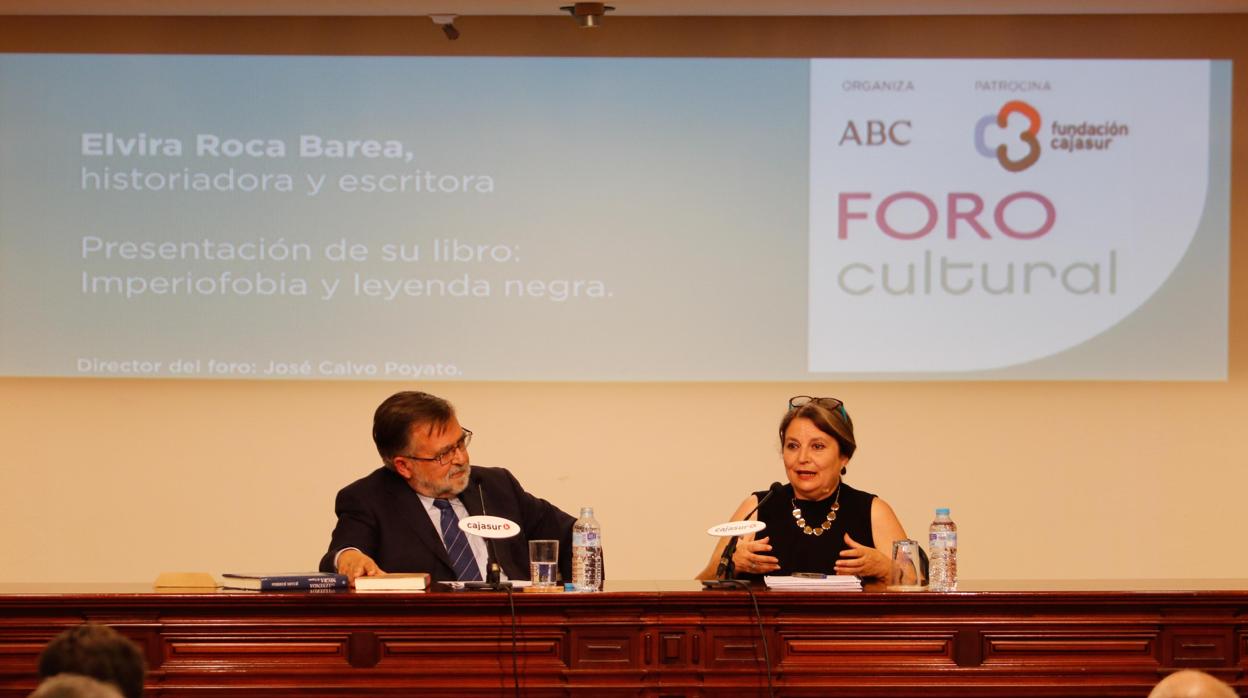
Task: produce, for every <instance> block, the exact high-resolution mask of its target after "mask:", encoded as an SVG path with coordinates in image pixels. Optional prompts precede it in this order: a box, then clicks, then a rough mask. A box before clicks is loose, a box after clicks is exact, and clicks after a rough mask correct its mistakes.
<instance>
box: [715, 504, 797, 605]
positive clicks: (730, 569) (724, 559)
mask: <svg viewBox="0 0 1248 698" xmlns="http://www.w3.org/2000/svg"><path fill="white" fill-rule="evenodd" d="M782 489H784V485H781V484H780V483H778V482H773V483H771V487H769V488H767V494H765V495H763V498H762V499H760V500H758V504H756V505H755V506H754V508H753V509H751V510H750V513H748V514H746V515H745V518H743V519H742V521H748V520H749V519H750V517H751V516H753V515H754V514H756V513H757V512H758V510H759V507H761V506H763V505H764V504H766V503H767V500H769V499H771V495H773V494H775V493H776V492H779V491H780V490H782ZM740 540H741V536H740V535H736V536H733V537H732V538H730V539H729V540H728V545H725V546H724V552H723V554H722V555H720V556H719V564H718V565H716V567H715V579H704V580H702V586H703V587H705V588H707V589H739V588H741V585H742V584H743V583H744V582H742V581H741V580H738V579H736V578H735V577H734V575H735V574H736V564H735V563H734V562H733V561H732V556H733V554H734V553H736V552H737V543H738V542H739V541H740Z"/></svg>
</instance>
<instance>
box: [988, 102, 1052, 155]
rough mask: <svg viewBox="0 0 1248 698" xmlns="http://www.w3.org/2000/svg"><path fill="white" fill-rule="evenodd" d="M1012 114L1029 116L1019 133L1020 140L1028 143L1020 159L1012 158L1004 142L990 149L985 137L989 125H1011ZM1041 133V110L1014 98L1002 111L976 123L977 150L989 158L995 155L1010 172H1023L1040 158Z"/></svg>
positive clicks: (1002, 127)
mask: <svg viewBox="0 0 1248 698" xmlns="http://www.w3.org/2000/svg"><path fill="white" fill-rule="evenodd" d="M1011 114H1022V115H1023V116H1025V117H1027V122H1028V123H1027V128H1026V129H1025V130H1024V131H1023V132H1022V133H1020V134H1019V135H1018V138H1019V140H1021V141H1022V142H1023V143H1026V144H1027V147H1028V150H1027V154H1026V155H1024V156H1023V157H1022V159H1020V160H1011V159H1010V155H1009V148H1007V147H1006V145H1005V144H1004V143H1002V144H1001V145H998V146H997V148H996V150H995V151H994V150H989V148H988V143H987V142H986V141H985V139H984V133H985V132H986V131H987V130H988V127H989V126H991V125H992V124H993V122H994V121H995V122H996V125H997V128H1001V129H1004V128H1006V127H1007V126H1008V125H1009V120H1010V115H1011ZM1039 134H1040V112H1038V111H1036V108H1035V107H1033V106H1031V105H1030V104H1028V103H1026V102H1023V101H1019V100H1014V101H1012V102H1007V103H1006V105H1005V106H1003V107H1001V111H999V112H997V114H996V116H995V117H994V116H993V115H992V114H988V115H987V116H984V117H983V118H982V119H980V120H979V122H978V123H976V124H975V150H977V151H978V152H979V154H980V155H983V156H984V157H987V158H993V157H995V158H996V159H997V162H999V163H1001V166H1002V167H1004V168H1005V169H1006V170H1007V171H1009V172H1022V171H1023V170H1025V169H1027V168H1028V167H1031V166H1032V165H1034V164H1036V161H1037V160H1039V159H1040V140H1039V139H1038V138H1037V137H1036V136H1038V135H1039Z"/></svg>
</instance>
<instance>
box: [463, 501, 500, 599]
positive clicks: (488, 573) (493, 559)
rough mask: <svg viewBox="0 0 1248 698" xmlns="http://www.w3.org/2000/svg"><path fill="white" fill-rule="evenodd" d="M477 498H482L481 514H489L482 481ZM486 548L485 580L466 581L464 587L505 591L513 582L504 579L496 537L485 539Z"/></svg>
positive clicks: (473, 589)
mask: <svg viewBox="0 0 1248 698" xmlns="http://www.w3.org/2000/svg"><path fill="white" fill-rule="evenodd" d="M477 498H478V499H480V500H481V514H482V515H483V516H488V515H489V514H488V512H486V510H485V493H484V492H482V491H481V482H480V481H478V482H477ZM485 549H486V552H487V553H488V554H489V558H490V559H489V561H488V562H487V563H486V565H485V581H484V582H464V589H468V590H472V591H504V590H510V589H511V582H504V581H502V574H503V568H502V566H500V565H499V564H498V553H497V552H495V550H494V539H493V538H488V537H487V538H486V539H485Z"/></svg>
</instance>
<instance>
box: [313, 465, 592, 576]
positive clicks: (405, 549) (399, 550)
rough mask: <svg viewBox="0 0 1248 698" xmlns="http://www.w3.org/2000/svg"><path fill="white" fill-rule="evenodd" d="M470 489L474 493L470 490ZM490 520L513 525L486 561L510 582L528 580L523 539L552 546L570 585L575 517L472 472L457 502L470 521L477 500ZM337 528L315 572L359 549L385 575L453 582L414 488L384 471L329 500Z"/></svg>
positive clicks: (496, 471) (478, 470)
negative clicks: (492, 562) (422, 574)
mask: <svg viewBox="0 0 1248 698" xmlns="http://www.w3.org/2000/svg"><path fill="white" fill-rule="evenodd" d="M478 485H479V486H480V490H478V489H477V488H478ZM478 493H480V495H483V496H484V498H485V510H486V512H488V513H489V515H490V516H500V517H502V518H504V519H509V520H511V521H514V522H516V523H517V524H519V525H520V535H518V536H514V537H512V538H505V539H493V540H492V541H490V542H489V545H488V547H489V548H490V556H491V557H492V558H494V559H495V561H497V562H498V563H499V565H501V566H502V568H503V571H504V572H505V573H506V574H507V576H508V577H509V578H511V579H528V578H529V543H528V541H529V540H530V539H533V540H537V539H555V540H558V541H559V569H560V571H562V573H563V578H564V579H565V580H569V581H570V580H571V579H572V524H573V523H575V522H576V519H574V518H573V517H571V516H569V515H568V514H566V513H564V512H563V511H561V510H559V509H558V508H557V507H555V506H554V505H553V504H551V503H550V502H547V501H546V500H544V499H539V498H537V497H534V496H533V495H531V494H529V493H528V492H525V491H524V488H522V487H521V486H520V483H519V482H517V481H516V478H515V477H514V476H513V475H512V474H511V473H510V472H508V471H507V470H506V469H504V468H484V467H481V466H477V465H474V466H472V474H471V475H470V477H469V482H468V488H467V489H465V490H464V491H463V493H461V494H460V495H459V499H460V501H461V502H463V503H464V507H465V508H467V509H468V513H470V514H472V515H474V516H475V515H479V514H481V513H482V512H481V505H482V502H481V496H479V494H478ZM334 511H335V512H336V513H337V514H338V524H337V525H336V526H335V527H334V533H333V536H332V537H331V538H330V542H329V552H327V553H325V556H324V557H322V558H321V571H322V572H334V571H336V570H335V568H334V555H335V554H336V553H337V552H338V551H339V550H342V549H343V548H359V549H360V550H361V551H363V552H364V554H366V555H368V556H369V557H371V558H373V560H375V561H376V562H377V565H378V566H379V567H381V569H383V570H385V571H387V572H428V573H430V574H431V575H433V580H434V581H445V580H453V579H455V571H454V570H453V569H451V561H450V559H448V558H447V556H446V547H445V546H444V545H443V544H442V539H441V538H440V537H439V536H438V531H437V529H436V528H435V527H436V525H437V524H435V523H434V522H433V521H432V520H430V518H429V514H428V512H426V511H425V507H424V505H423V504H421V502H420V498H419V497H418V496H417V495H416V492H415V490H413V489H412V488H411V486H409V485H408V484H407V481H405V480H404V479H403V478H402V477H400V476H399V475H398V474H397V473H395V472H394V471H392V470H390V469H389V468H386V467H381V468H378V469H376V470H374V471H373V472H372V473H371V474H369V475H368V476H366V477H363V478H361V479H359V480H356V481H355V482H353V483H351V484H350V485H347V486H346V487H344V488H342V490H341V491H339V492H338V498H337V500H335V502H334Z"/></svg>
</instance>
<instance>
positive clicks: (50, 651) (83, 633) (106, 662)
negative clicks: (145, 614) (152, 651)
mask: <svg viewBox="0 0 1248 698" xmlns="http://www.w3.org/2000/svg"><path fill="white" fill-rule="evenodd" d="M146 671H147V667H146V665H145V664H144V662H143V653H142V652H140V651H139V648H138V646H137V645H135V644H134V643H133V642H131V641H130V640H128V639H127V638H126V637H124V636H123V635H122V634H121V633H118V632H117V631H116V630H113V629H112V628H110V627H108V626H107V625H97V624H95V623H86V624H84V625H79V626H77V627H73V628H70V629H68V630H66V631H65V632H63V633H61V634H60V635H57V636H56V637H54V638H52V641H51V642H49V643H48V646H47V647H45V648H44V649H43V653H42V654H40V655H39V678H48V677H52V676H56V675H57V674H80V675H82V676H89V677H91V678H95V679H99V680H100V681H104V682H107V683H111V684H113V685H115V686H116V687H117V688H118V689H120V690H121V693H122V695H124V696H125V697H126V698H139V697H140V696H142V695H143V675H144V674H145V673H146Z"/></svg>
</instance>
